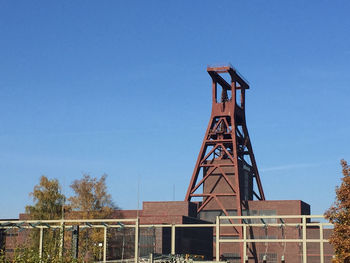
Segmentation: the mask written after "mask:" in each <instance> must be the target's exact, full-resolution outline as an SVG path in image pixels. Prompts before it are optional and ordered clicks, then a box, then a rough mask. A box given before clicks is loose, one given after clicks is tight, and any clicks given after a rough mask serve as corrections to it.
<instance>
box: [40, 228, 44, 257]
mask: <svg viewBox="0 0 350 263" xmlns="http://www.w3.org/2000/svg"><path fill="white" fill-rule="evenodd" d="M43 237H44V228H43V227H40V240H39V258H40V260H41V259H42V258H43Z"/></svg>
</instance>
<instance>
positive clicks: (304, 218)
mask: <svg viewBox="0 0 350 263" xmlns="http://www.w3.org/2000/svg"><path fill="white" fill-rule="evenodd" d="M302 218H303V263H307V254H306V216H303V217H302Z"/></svg>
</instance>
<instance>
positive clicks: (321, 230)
mask: <svg viewBox="0 0 350 263" xmlns="http://www.w3.org/2000/svg"><path fill="white" fill-rule="evenodd" d="M320 263H324V252H323V226H322V224H321V223H320Z"/></svg>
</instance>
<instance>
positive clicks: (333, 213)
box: [325, 160, 350, 263]
mask: <svg viewBox="0 0 350 263" xmlns="http://www.w3.org/2000/svg"><path fill="white" fill-rule="evenodd" d="M341 166H342V172H343V178H342V179H341V180H342V183H341V185H340V186H339V187H337V188H336V195H337V199H336V201H335V202H334V204H333V205H332V206H331V207H330V208H329V209H328V210H327V211H326V213H325V216H326V218H327V219H328V220H329V221H330V222H331V223H332V224H334V230H333V234H332V235H331V237H330V240H329V241H330V243H331V244H332V245H333V247H334V252H335V259H334V262H335V263H343V262H349V260H350V166H349V165H348V163H347V162H346V161H345V160H341Z"/></svg>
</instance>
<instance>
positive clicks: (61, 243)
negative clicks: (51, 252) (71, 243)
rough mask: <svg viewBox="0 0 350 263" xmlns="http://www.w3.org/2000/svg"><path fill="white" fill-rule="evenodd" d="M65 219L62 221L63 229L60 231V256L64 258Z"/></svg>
mask: <svg viewBox="0 0 350 263" xmlns="http://www.w3.org/2000/svg"><path fill="white" fill-rule="evenodd" d="M64 227H65V226H64V221H63V220H62V221H61V231H60V250H59V258H60V259H62V258H63V256H64Z"/></svg>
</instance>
